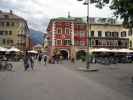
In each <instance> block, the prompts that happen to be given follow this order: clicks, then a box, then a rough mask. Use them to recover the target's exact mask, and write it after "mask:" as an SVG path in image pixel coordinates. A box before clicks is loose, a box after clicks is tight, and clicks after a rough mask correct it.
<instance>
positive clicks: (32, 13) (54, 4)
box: [0, 0, 113, 32]
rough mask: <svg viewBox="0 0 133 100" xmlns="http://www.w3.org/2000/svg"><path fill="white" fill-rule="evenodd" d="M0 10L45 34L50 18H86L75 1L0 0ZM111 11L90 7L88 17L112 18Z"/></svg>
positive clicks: (84, 7) (81, 4)
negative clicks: (13, 14) (11, 14)
mask: <svg viewBox="0 0 133 100" xmlns="http://www.w3.org/2000/svg"><path fill="white" fill-rule="evenodd" d="M0 9H1V10H4V11H9V10H10V9H12V10H13V12H14V13H15V14H17V15H19V16H22V17H23V18H25V19H26V20H27V21H28V25H29V27H31V28H33V29H36V30H40V31H43V32H45V31H46V28H47V24H48V22H49V20H50V18H54V17H61V16H63V17H65V16H67V13H68V12H70V14H71V16H74V17H76V16H77V17H83V16H86V13H87V11H86V6H85V5H83V2H78V1H77V0H0ZM112 16H113V14H112V11H111V10H110V9H109V8H108V7H105V8H104V9H102V10H99V9H97V8H95V5H94V4H93V5H90V17H112Z"/></svg>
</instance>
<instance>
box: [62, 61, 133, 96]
mask: <svg viewBox="0 0 133 100" xmlns="http://www.w3.org/2000/svg"><path fill="white" fill-rule="evenodd" d="M66 62H67V61H64V63H63V64H62V65H63V66H64V67H65V68H68V69H71V70H73V71H75V72H77V73H79V74H80V75H82V76H85V77H86V78H88V79H89V80H92V81H95V82H96V83H99V84H102V85H104V86H107V87H109V88H111V89H113V90H115V91H117V92H119V93H121V94H123V95H126V96H128V97H131V98H133V95H132V93H133V83H132V81H131V77H132V76H133V64H112V65H101V64H90V66H91V68H96V69H99V71H97V72H83V71H79V70H78V68H79V67H83V68H85V65H86V64H85V63H83V62H80V61H77V62H76V63H75V64H72V63H70V62H67V63H66Z"/></svg>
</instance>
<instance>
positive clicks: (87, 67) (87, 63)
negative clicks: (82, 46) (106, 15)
mask: <svg viewBox="0 0 133 100" xmlns="http://www.w3.org/2000/svg"><path fill="white" fill-rule="evenodd" d="M77 1H83V0H77ZM89 2H90V0H85V2H84V3H83V4H84V5H87V23H86V31H87V40H88V41H87V53H86V69H89V68H90V59H89V56H88V54H89V51H90V50H89V33H90V21H89Z"/></svg>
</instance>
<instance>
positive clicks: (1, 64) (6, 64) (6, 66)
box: [0, 61, 13, 71]
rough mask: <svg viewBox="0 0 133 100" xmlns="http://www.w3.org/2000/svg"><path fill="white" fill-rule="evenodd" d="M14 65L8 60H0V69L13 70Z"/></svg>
mask: <svg viewBox="0 0 133 100" xmlns="http://www.w3.org/2000/svg"><path fill="white" fill-rule="evenodd" d="M12 69H13V65H12V64H11V63H9V62H8V61H0V71H12Z"/></svg>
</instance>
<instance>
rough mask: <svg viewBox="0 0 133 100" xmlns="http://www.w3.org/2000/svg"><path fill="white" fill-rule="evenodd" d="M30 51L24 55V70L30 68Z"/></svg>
mask: <svg viewBox="0 0 133 100" xmlns="http://www.w3.org/2000/svg"><path fill="white" fill-rule="evenodd" d="M28 60H29V59H28V53H27V52H25V54H24V57H23V61H24V70H25V71H27V69H28V68H29V62H28Z"/></svg>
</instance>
